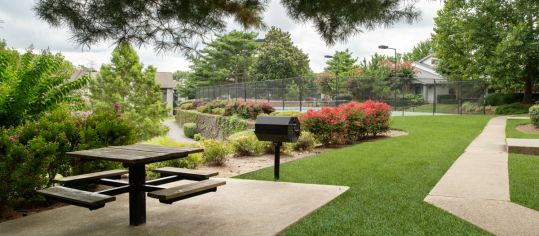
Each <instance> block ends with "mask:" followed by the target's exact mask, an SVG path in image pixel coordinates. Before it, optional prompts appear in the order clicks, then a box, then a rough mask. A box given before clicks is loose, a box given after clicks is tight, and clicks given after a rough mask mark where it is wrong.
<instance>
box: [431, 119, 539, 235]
mask: <svg viewBox="0 0 539 236" xmlns="http://www.w3.org/2000/svg"><path fill="white" fill-rule="evenodd" d="M506 121H507V117H496V118H493V119H492V120H490V121H489V122H488V124H487V126H486V127H485V128H484V130H483V132H482V133H481V134H480V135H479V136H478V137H477V138H476V139H475V140H474V141H473V142H472V143H471V144H470V145H469V146H468V148H467V149H466V150H465V151H464V153H463V154H462V155H461V156H460V157H459V158H458V159H457V160H456V161H455V163H453V165H452V166H451V167H450V168H449V170H448V171H447V172H446V173H445V175H444V176H443V177H442V178H441V179H440V181H439V182H438V183H437V184H436V186H434V188H433V189H432V190H431V192H430V193H429V195H428V196H427V197H426V198H425V201H426V202H428V203H430V204H432V205H434V206H437V207H439V208H441V209H444V210H446V211H448V212H449V213H451V214H453V215H455V216H457V217H460V218H462V219H464V220H466V221H468V222H470V223H472V224H474V225H477V226H478V227H480V228H482V229H484V230H486V231H488V232H491V233H493V234H496V235H539V212H537V211H535V210H532V209H529V208H526V207H523V206H520V205H518V204H515V203H512V202H510V198H509V170H508V153H507V150H506V143H505V125H506Z"/></svg>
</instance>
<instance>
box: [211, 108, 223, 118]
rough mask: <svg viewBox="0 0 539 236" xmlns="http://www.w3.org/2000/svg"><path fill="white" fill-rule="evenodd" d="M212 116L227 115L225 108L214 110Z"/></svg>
mask: <svg viewBox="0 0 539 236" xmlns="http://www.w3.org/2000/svg"><path fill="white" fill-rule="evenodd" d="M211 114H214V115H220V116H222V115H224V114H225V109H224V108H213V109H212V110H211Z"/></svg>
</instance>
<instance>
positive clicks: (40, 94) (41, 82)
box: [0, 43, 88, 127]
mask: <svg viewBox="0 0 539 236" xmlns="http://www.w3.org/2000/svg"><path fill="white" fill-rule="evenodd" d="M73 71H74V68H73V66H72V65H71V63H69V62H68V61H66V60H64V57H63V56H62V55H60V54H51V53H50V52H48V51H43V52H42V53H41V54H33V53H32V52H31V51H28V52H26V53H25V54H23V55H20V54H19V53H18V52H17V51H15V50H11V49H7V48H6V45H5V43H3V45H2V46H1V47H0V127H9V126H16V125H18V124H21V123H23V122H24V121H26V120H33V119H36V118H39V117H40V116H41V115H42V114H43V113H45V112H47V111H51V110H53V109H54V108H56V107H58V106H59V105H61V104H64V103H67V102H69V101H70V100H72V98H73V96H74V95H73V92H74V91H76V90H78V89H80V88H82V87H84V86H85V85H86V84H87V82H88V78H87V77H83V78H80V79H78V80H75V81H69V80H68V79H69V77H70V75H71V74H72V73H73Z"/></svg>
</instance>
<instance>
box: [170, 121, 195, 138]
mask: <svg viewBox="0 0 539 236" xmlns="http://www.w3.org/2000/svg"><path fill="white" fill-rule="evenodd" d="M163 125H165V126H166V127H168V133H167V136H168V137H169V138H170V139H172V140H174V141H176V142H181V143H196V141H195V140H193V139H190V138H188V137H185V135H184V134H183V129H182V128H181V127H180V126H179V125H178V123H176V121H175V120H166V121H163Z"/></svg>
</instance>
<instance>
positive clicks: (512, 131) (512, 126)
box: [505, 120, 539, 138]
mask: <svg viewBox="0 0 539 236" xmlns="http://www.w3.org/2000/svg"><path fill="white" fill-rule="evenodd" d="M529 123H530V120H507V126H505V135H506V137H507V138H539V134H527V133H522V132H520V131H518V130H517V129H516V127H517V126H519V125H522V124H529Z"/></svg>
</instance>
